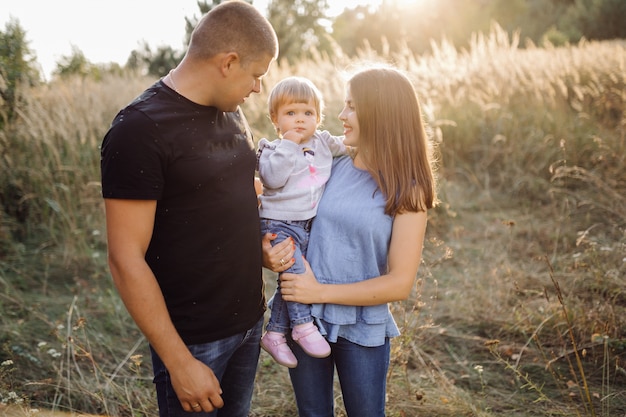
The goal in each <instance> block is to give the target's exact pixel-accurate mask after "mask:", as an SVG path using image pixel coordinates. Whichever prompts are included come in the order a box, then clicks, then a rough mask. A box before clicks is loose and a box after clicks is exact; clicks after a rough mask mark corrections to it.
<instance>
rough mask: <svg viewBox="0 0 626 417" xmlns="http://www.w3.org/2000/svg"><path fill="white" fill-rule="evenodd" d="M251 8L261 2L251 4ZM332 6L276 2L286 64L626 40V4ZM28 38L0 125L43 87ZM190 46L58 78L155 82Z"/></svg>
mask: <svg viewBox="0 0 626 417" xmlns="http://www.w3.org/2000/svg"><path fill="white" fill-rule="evenodd" d="M221 2H222V0H211V1H207V0H198V1H197V5H198V16H192V17H187V18H185V22H181V24H185V27H186V39H185V40H184V42H181V45H186V44H187V41H188V40H189V37H190V34H191V31H192V29H193V27H194V26H195V24H196V22H197V21H198V19H199V16H202V15H203V14H205V13H206V12H208V11H209V10H211V8H213V7H215V6H216V5H218V4H219V3H221ZM248 2H249V3H254V2H253V0H249V1H248ZM328 9H329V3H328V0H271V1H270V2H269V4H268V9H267V11H266V13H267V14H266V15H267V17H268V19H269V20H270V22H271V23H272V24H273V26H274V27H275V28H276V31H277V33H278V38H279V42H280V56H279V60H287V61H289V62H290V63H293V62H296V61H297V60H299V59H301V58H303V57H311V56H313V55H314V54H327V55H328V56H331V57H332V56H334V55H335V54H337V53H341V54H345V55H348V56H355V55H356V54H358V52H359V50H360V49H363V48H371V49H373V50H374V51H376V52H377V53H381V54H386V53H393V52H397V51H400V50H403V49H406V48H408V49H409V50H411V51H412V52H413V53H416V54H423V53H427V52H428V51H429V49H430V45H431V42H433V41H435V42H441V41H442V40H446V41H448V42H449V43H451V44H452V45H455V46H456V47H457V48H463V47H465V46H466V45H467V44H468V42H469V40H470V38H471V35H472V34H475V33H487V32H488V31H489V29H490V27H491V25H492V24H493V23H494V22H495V23H497V24H498V25H500V26H501V27H502V28H503V29H504V30H506V31H507V32H509V33H513V32H517V33H519V36H520V39H522V40H523V41H524V42H522V47H523V46H524V43H532V44H535V45H544V44H547V43H549V44H550V45H554V46H560V45H564V44H568V43H576V42H578V41H579V40H580V39H582V38H586V39H589V40H604V39H615V38H626V25H624V22H626V1H624V0H423V1H422V2H419V3H416V6H415V7H407V3H406V2H398V1H396V0H383V2H382V3H381V4H380V6H378V7H377V8H372V7H368V6H365V5H360V6H356V7H352V8H346V9H345V10H344V11H343V12H342V13H340V14H339V15H337V16H335V17H329V14H328ZM27 35H28V34H27V32H26V31H24V29H23V28H21V26H20V24H19V22H18V21H15V20H11V21H9V22H8V23H7V24H6V27H5V30H4V31H3V32H2V31H0V109H1V110H2V111H1V112H0V116H1V118H0V125H1V124H2V120H3V119H6V118H10V117H11V115H12V109H14V105H15V102H16V100H18V99H19V97H18V96H19V95H18V94H17V86H18V85H24V84H36V83H37V82H40V81H41V74H39V72H38V70H37V68H38V67H37V61H36V56H34V55H33V53H32V52H31V51H30V49H29V47H28V36H27ZM184 53H185V50H184V48H181V49H176V48H174V47H172V46H170V45H160V46H156V47H153V46H150V45H149V44H147V43H144V44H143V46H142V47H141V48H139V49H137V50H134V51H132V52H131V53H130V55H129V57H128V60H127V61H126V63H125V65H119V64H116V63H92V62H89V60H88V59H87V58H86V57H85V55H84V54H83V53H82V51H80V50H79V49H77V48H74V50H73V51H72V53H71V54H70V55H69V56H63V57H61V59H60V60H59V61H58V62H57V66H56V69H55V70H54V72H53V76H54V77H64V76H68V75H74V74H80V75H83V76H93V77H100V76H102V75H103V74H106V73H112V72H113V73H115V72H120V73H121V72H123V71H129V70H132V71H140V72H143V73H146V74H149V75H152V76H155V77H160V76H163V75H164V74H166V73H167V72H168V71H169V70H170V69H171V68H173V67H174V66H175V65H176V64H177V63H178V61H179V60H180V59H181V58H182V56H183V55H184Z"/></svg>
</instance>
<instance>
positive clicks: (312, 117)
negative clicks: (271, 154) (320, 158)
mask: <svg viewBox="0 0 626 417" xmlns="http://www.w3.org/2000/svg"><path fill="white" fill-rule="evenodd" d="M319 120H320V118H319V115H318V114H317V110H315V105H314V104H313V101H309V102H308V103H289V104H283V105H282V106H280V107H279V108H278V112H277V114H275V115H274V117H273V118H272V122H273V123H274V126H276V128H277V129H278V131H279V132H280V134H281V135H284V134H285V133H286V132H288V131H290V130H295V131H296V132H298V133H300V134H301V135H302V136H303V141H306V140H309V139H310V138H311V136H313V134H314V133H315V130H316V129H317V125H318V123H319Z"/></svg>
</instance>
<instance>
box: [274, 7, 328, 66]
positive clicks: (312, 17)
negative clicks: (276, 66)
mask: <svg viewBox="0 0 626 417" xmlns="http://www.w3.org/2000/svg"><path fill="white" fill-rule="evenodd" d="M327 9H328V1H327V0H271V1H270V3H269V5H268V9H267V18H268V20H269V21H270V22H271V23H272V26H274V30H276V35H277V36H278V43H279V48H280V55H279V59H286V60H287V61H289V62H292V63H293V62H295V61H297V60H298V59H299V58H301V57H303V56H310V55H311V53H312V52H313V51H315V50H317V51H324V52H327V53H330V52H331V44H332V42H331V41H330V37H329V34H328V30H327V29H326V27H325V26H324V23H326V22H328V18H327V17H326V11H327Z"/></svg>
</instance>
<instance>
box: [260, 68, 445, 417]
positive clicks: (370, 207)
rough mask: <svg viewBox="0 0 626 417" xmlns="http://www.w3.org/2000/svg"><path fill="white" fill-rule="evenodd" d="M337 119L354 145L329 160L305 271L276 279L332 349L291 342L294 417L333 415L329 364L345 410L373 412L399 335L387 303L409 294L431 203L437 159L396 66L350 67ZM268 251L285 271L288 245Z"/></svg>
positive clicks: (363, 415) (380, 407) (380, 402)
mask: <svg viewBox="0 0 626 417" xmlns="http://www.w3.org/2000/svg"><path fill="white" fill-rule="evenodd" d="M339 119H340V120H341V121H342V122H343V127H344V135H345V141H344V143H345V145H348V146H355V147H357V148H358V150H357V152H356V154H355V155H353V157H351V156H343V157H339V158H336V159H335V161H334V163H333V168H332V173H331V177H330V179H329V181H328V183H327V185H326V189H325V191H324V195H323V197H322V200H321V202H320V204H319V208H318V214H317V216H316V218H315V220H314V221H313V226H312V229H311V236H310V242H309V248H308V253H307V260H308V262H309V263H310V265H308V264H307V269H306V272H305V273H304V274H289V273H284V274H282V275H281V285H280V288H281V292H282V295H283V299H284V300H286V301H297V302H300V303H308V304H313V309H312V314H313V316H314V317H315V320H316V324H317V325H318V327H319V328H320V330H321V332H322V334H324V335H325V337H326V338H327V339H328V342H329V343H330V346H331V349H332V352H331V355H330V356H328V357H326V358H321V359H320V358H312V357H310V356H308V355H306V354H305V353H304V352H303V351H302V350H301V349H300V348H299V346H298V345H297V344H296V343H290V346H291V348H292V349H293V351H294V353H295V355H296V357H297V359H298V366H297V367H296V368H293V369H290V370H289V372H290V376H291V381H292V384H293V387H294V391H295V395H296V401H297V405H298V411H299V415H300V417H320V416H323V417H329V416H333V415H334V410H333V402H334V401H333V400H334V396H333V377H334V370H335V368H336V370H337V374H338V376H339V381H340V384H341V391H342V395H343V401H344V405H345V407H346V412H347V414H348V416H350V417H380V416H384V415H385V390H386V385H385V381H386V375H387V370H388V368H389V356H390V338H392V337H395V336H398V335H399V334H400V333H399V330H398V327H397V325H396V323H395V321H394V319H393V316H392V315H391V312H390V310H389V307H388V303H390V302H393V301H399V300H404V299H406V298H407V297H408V296H409V295H410V293H411V289H412V288H413V285H414V282H415V278H416V274H417V270H418V267H419V264H420V262H421V252H422V246H423V242H424V235H425V232H426V222H427V216H426V211H427V210H428V209H430V208H432V207H433V206H434V205H435V204H436V192H435V178H434V166H433V165H434V161H433V159H432V147H431V146H430V143H429V141H428V137H427V135H426V132H425V127H424V123H423V121H422V117H421V110H420V106H419V102H418V99H417V95H416V93H415V90H414V88H413V86H412V84H411V82H410V80H409V79H408V78H407V77H406V76H405V75H404V74H403V73H402V72H400V71H399V70H397V69H394V68H391V67H376V68H368V69H364V70H361V71H359V72H357V73H356V74H355V75H353V76H352V78H351V79H350V80H349V81H348V83H347V88H346V99H345V106H344V108H343V110H342V111H341V113H340V115H339ZM286 250H287V249H285V251H286ZM265 252H266V253H265V256H266V259H271V260H270V261H269V262H270V265H272V267H274V269H275V270H276V271H282V270H284V269H285V267H280V266H279V265H280V259H281V257H282V256H287V253H284V254H283V253H281V252H279V251H275V252H273V253H270V252H269V251H268V250H267V247H266V249H265ZM313 272H314V274H313Z"/></svg>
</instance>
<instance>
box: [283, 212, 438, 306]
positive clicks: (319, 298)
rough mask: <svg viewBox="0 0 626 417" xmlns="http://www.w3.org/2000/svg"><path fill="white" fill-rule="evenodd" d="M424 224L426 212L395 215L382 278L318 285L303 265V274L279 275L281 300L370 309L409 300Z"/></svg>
mask: <svg viewBox="0 0 626 417" xmlns="http://www.w3.org/2000/svg"><path fill="white" fill-rule="evenodd" d="M426 222H427V215H426V212H419V213H415V212H412V213H403V214H398V215H396V217H395V218H394V221H393V228H392V234H391V243H390V246H389V255H388V272H387V273H386V274H385V275H381V276H378V277H375V278H371V279H368V280H365V281H360V282H354V283H350V284H321V283H319V282H317V280H316V279H315V276H314V275H313V272H312V271H311V268H310V266H309V264H308V263H306V272H305V273H304V274H290V273H284V274H282V275H281V284H280V290H281V294H282V296H283V299H284V300H285V301H297V302H300V303H304V304H312V303H325V304H344V305H358V306H369V305H378V304H384V303H388V302H391V301H399V300H404V299H406V298H408V296H409V295H410V293H411V289H412V288H413V283H414V282H415V277H416V275H417V270H418V268H419V264H420V262H421V259H422V247H423V246H424V235H425V234H426Z"/></svg>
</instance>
